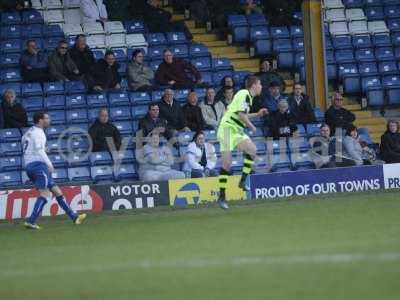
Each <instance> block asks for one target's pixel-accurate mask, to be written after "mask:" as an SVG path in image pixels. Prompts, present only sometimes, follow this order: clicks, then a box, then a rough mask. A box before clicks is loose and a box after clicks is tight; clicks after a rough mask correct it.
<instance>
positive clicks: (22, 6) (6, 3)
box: [0, 0, 32, 11]
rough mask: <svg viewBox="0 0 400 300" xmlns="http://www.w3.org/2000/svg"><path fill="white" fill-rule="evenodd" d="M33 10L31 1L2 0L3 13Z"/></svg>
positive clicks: (0, 4)
mask: <svg viewBox="0 0 400 300" xmlns="http://www.w3.org/2000/svg"><path fill="white" fill-rule="evenodd" d="M31 8H32V2H31V0H29V1H26V0H2V1H0V9H1V10H2V11H23V10H27V9H31Z"/></svg>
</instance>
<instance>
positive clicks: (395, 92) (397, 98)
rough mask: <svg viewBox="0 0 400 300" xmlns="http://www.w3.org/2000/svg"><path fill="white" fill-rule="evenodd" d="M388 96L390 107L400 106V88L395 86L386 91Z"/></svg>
mask: <svg viewBox="0 0 400 300" xmlns="http://www.w3.org/2000/svg"><path fill="white" fill-rule="evenodd" d="M386 95H387V99H388V104H389V105H399V104H400V87H398V86H393V87H390V88H387V89H386Z"/></svg>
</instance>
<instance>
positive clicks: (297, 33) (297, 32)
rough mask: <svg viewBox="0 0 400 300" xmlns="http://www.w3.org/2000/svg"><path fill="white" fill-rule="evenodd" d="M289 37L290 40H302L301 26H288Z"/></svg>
mask: <svg viewBox="0 0 400 300" xmlns="http://www.w3.org/2000/svg"><path fill="white" fill-rule="evenodd" d="M290 36H291V37H292V38H303V37H304V32H303V26H297V25H293V26H290Z"/></svg>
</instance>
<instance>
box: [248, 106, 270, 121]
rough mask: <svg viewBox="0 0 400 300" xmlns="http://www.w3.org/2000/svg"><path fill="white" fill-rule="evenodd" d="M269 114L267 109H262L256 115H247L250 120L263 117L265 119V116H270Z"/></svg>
mask: <svg viewBox="0 0 400 300" xmlns="http://www.w3.org/2000/svg"><path fill="white" fill-rule="evenodd" d="M268 114H269V112H268V109H266V108H261V109H260V110H259V111H258V112H256V113H252V114H247V117H248V118H249V119H254V118H262V117H264V116H266V115H268Z"/></svg>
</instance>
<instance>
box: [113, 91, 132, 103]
mask: <svg viewBox="0 0 400 300" xmlns="http://www.w3.org/2000/svg"><path fill="white" fill-rule="evenodd" d="M108 103H109V104H110V106H111V107H113V106H118V105H129V103H130V101H129V95H128V93H127V92H122V91H121V92H111V93H109V94H108Z"/></svg>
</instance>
